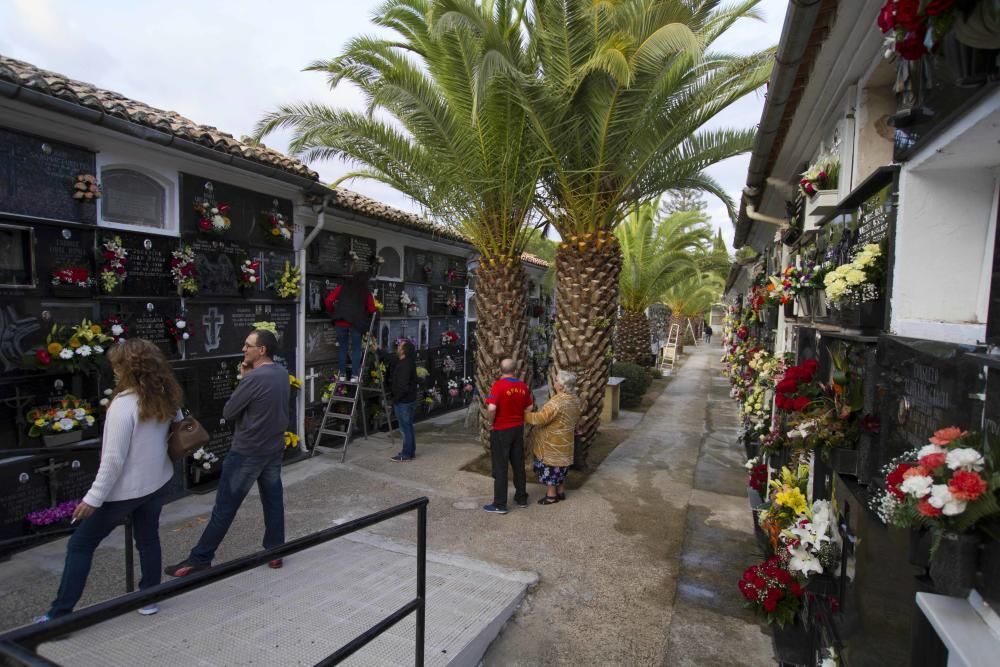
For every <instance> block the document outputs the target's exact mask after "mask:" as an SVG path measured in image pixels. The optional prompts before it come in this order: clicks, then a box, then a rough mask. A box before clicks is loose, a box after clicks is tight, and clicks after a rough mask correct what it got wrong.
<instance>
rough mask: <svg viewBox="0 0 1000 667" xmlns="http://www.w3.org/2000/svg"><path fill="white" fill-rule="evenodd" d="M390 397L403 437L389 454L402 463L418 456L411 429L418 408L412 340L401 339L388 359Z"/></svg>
mask: <svg viewBox="0 0 1000 667" xmlns="http://www.w3.org/2000/svg"><path fill="white" fill-rule="evenodd" d="M389 396H390V400H391V401H392V409H393V411H394V412H395V413H396V419H397V420H398V421H399V432H400V433H401V434H402V436H403V449H402V451H400V452H399V454H396V455H395V456H393V457H391V458H392V460H393V461H396V462H397V463H402V462H404V461H412V460H413V457H414V456H416V455H417V439H416V435H415V434H414V431H413V413H414V410H415V409H416V407H417V360H416V354H415V353H414V350H413V343H411V342H410V341H408V340H404V341H400V343H399V345H397V346H396V358H395V359H390V360H389Z"/></svg>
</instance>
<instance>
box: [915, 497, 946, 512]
mask: <svg viewBox="0 0 1000 667" xmlns="http://www.w3.org/2000/svg"><path fill="white" fill-rule="evenodd" d="M917 510H918V511H919V512H920V513H921V514H923V515H924V516H941V510H939V509H938V508H937V507H934V506H933V505H931V504H930V502H929V501H928V500H927V499H926V498H921V499H920V502H918V503H917Z"/></svg>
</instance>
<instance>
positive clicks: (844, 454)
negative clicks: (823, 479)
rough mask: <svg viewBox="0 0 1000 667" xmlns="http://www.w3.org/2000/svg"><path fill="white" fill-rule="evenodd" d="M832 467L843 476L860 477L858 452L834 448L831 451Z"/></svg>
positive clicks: (844, 448) (830, 460)
mask: <svg viewBox="0 0 1000 667" xmlns="http://www.w3.org/2000/svg"><path fill="white" fill-rule="evenodd" d="M829 462H830V467H831V468H832V469H833V470H834V472H838V473H840V474H841V475H850V476H851V477H857V476H858V450H856V449H848V448H846V447H834V448H833V449H831V450H829Z"/></svg>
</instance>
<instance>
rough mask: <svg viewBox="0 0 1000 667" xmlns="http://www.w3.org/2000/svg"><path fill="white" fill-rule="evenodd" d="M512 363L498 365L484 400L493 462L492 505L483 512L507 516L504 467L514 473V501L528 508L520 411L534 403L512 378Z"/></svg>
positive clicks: (521, 412)
mask: <svg viewBox="0 0 1000 667" xmlns="http://www.w3.org/2000/svg"><path fill="white" fill-rule="evenodd" d="M515 368H516V367H515V366H514V360H513V359H504V360H503V361H501V362H500V373H501V375H500V379H499V380H497V381H496V382H494V383H493V386H492V387H491V388H490V393H489V396H487V397H486V409H487V419H488V420H489V422H490V424H492V427H493V428H492V430H491V431H490V454H491V459H492V463H493V502H492V503H490V504H489V505H484V506H483V509H484V510H486V511H487V512H491V513H493V514H506V513H507V464H508V463H510V467H511V468H512V469H513V471H514V502H516V503H517V505H518V507H527V506H528V491H527V488H526V486H525V479H524V411H525V410H526V409H527V408H529V407H531V405H532V404H533V403H534V401H533V399H532V396H531V390H530V389H528V385H526V384H524V383H523V382H521V381H520V380H518V379H517V377H515V376H514V370H515Z"/></svg>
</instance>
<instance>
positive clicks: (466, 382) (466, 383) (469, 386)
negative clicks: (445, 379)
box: [462, 377, 476, 394]
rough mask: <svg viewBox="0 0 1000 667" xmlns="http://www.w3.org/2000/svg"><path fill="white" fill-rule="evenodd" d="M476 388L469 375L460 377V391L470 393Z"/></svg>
mask: <svg viewBox="0 0 1000 667" xmlns="http://www.w3.org/2000/svg"><path fill="white" fill-rule="evenodd" d="M475 390H476V385H475V382H474V380H473V379H472V378H471V377H466V378H462V391H463V392H465V393H466V394H471V393H472V392H473V391H475Z"/></svg>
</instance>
